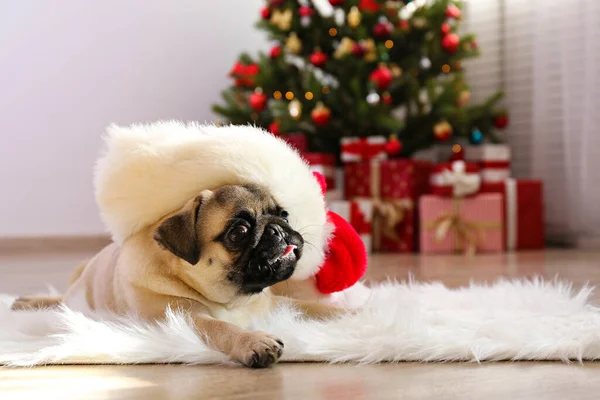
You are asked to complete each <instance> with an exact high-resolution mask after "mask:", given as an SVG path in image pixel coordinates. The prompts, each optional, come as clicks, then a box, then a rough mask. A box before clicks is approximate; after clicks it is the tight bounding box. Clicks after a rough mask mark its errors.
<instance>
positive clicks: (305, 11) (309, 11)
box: [298, 6, 315, 17]
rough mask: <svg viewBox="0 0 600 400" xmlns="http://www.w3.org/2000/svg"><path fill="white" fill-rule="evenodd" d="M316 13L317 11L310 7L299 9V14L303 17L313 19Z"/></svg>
mask: <svg viewBox="0 0 600 400" xmlns="http://www.w3.org/2000/svg"><path fill="white" fill-rule="evenodd" d="M314 13H315V10H313V9H312V8H311V7H309V6H302V7H300V8H299V9H298V14H300V16H301V17H312V16H313V14H314Z"/></svg>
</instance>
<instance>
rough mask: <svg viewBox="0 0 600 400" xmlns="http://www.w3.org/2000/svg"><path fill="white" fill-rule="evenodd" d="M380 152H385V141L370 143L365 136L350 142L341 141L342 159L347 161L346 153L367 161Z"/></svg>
mask: <svg viewBox="0 0 600 400" xmlns="http://www.w3.org/2000/svg"><path fill="white" fill-rule="evenodd" d="M382 153H383V154H385V143H372V142H369V141H368V140H367V139H366V138H360V139H357V140H353V141H352V142H350V143H342V161H349V160H348V159H347V156H348V155H354V156H359V158H360V159H361V160H362V161H369V160H372V159H374V158H375V157H377V156H380V155H381V154H382ZM344 155H346V157H344ZM344 158H346V160H344Z"/></svg>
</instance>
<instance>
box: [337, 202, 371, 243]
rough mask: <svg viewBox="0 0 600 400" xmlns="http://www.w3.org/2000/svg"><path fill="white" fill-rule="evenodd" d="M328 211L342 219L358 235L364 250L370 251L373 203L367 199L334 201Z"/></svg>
mask: <svg viewBox="0 0 600 400" xmlns="http://www.w3.org/2000/svg"><path fill="white" fill-rule="evenodd" d="M329 210H331V211H333V212H334V213H336V214H338V215H339V216H340V217H342V218H344V219H345V220H346V221H348V223H349V224H350V225H352V227H353V228H354V229H355V230H356V232H357V233H358V234H359V235H360V238H361V239H362V241H363V243H364V244H365V249H366V250H367V252H369V253H370V252H371V249H372V222H373V202H371V201H370V200H368V199H356V200H351V201H350V200H334V201H331V202H330V203H329Z"/></svg>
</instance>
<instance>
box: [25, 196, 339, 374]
mask: <svg viewBox="0 0 600 400" xmlns="http://www.w3.org/2000/svg"><path fill="white" fill-rule="evenodd" d="M240 210H245V211H246V212H249V213H251V214H253V216H254V217H253V218H255V221H256V225H257V227H255V228H251V229H253V232H254V231H258V230H259V228H258V226H259V225H261V224H263V225H264V224H271V225H272V226H275V225H276V226H275V227H276V228H277V229H280V230H281V232H283V231H284V230H286V229H287V230H291V228H289V226H287V225H286V223H285V221H284V220H283V217H281V216H279V215H272V214H277V213H282V212H283V211H282V210H280V209H279V207H278V206H277V205H276V204H275V202H274V200H273V199H272V198H271V196H270V195H268V194H267V193H266V191H264V190H263V189H262V188H259V187H256V186H244V187H242V186H229V187H224V188H221V189H219V190H217V191H215V192H211V191H204V192H202V193H201V194H200V195H198V196H197V197H196V198H194V199H192V200H190V201H189V202H188V203H187V204H186V205H185V206H184V207H183V208H182V209H181V210H179V211H177V212H175V213H173V214H171V215H168V216H166V217H164V218H163V219H162V220H161V221H159V222H158V223H156V224H154V225H152V226H150V227H148V228H146V229H144V230H142V231H140V232H139V233H137V234H135V235H134V236H132V237H130V238H129V239H128V240H126V241H125V243H124V244H123V245H122V246H118V245H116V244H111V245H109V246H107V247H106V248H104V249H103V250H102V251H100V252H99V253H98V254H97V255H96V256H95V257H94V258H92V259H91V260H90V261H89V262H86V263H84V264H82V265H81V266H80V267H78V268H77V270H76V271H75V273H74V275H73V278H72V282H71V285H70V287H69V288H68V290H67V292H66V293H65V295H64V297H62V298H59V297H55V298H47V297H25V298H20V299H18V300H17V301H15V303H14V304H13V309H15V310H23V309H31V308H45V307H53V306H57V305H58V304H61V303H64V304H66V305H67V306H69V307H71V308H73V309H76V310H81V311H86V309H87V310H91V311H93V310H109V311H112V312H116V313H119V314H129V313H133V314H135V315H137V316H140V317H142V318H144V319H146V320H160V319H161V318H163V317H164V313H165V310H166V309H167V307H171V308H172V309H181V310H185V311H187V312H188V313H190V315H191V317H192V320H193V323H194V326H195V328H196V329H197V331H198V333H200V334H201V335H202V336H204V337H206V338H207V341H208V343H209V344H210V345H212V346H214V348H216V349H217V350H219V351H221V352H223V353H225V354H227V355H228V356H229V357H230V358H231V359H233V360H236V361H239V362H241V363H243V364H245V365H247V366H251V367H266V366H269V365H271V364H272V363H275V362H277V360H278V359H279V357H280V356H281V354H282V351H283V343H282V341H281V340H279V339H278V338H276V337H274V336H272V335H269V334H267V333H264V332H259V331H254V332H253V331H247V330H244V329H242V328H241V327H240V326H243V325H245V324H247V323H248V322H249V321H250V319H251V318H254V317H260V316H264V315H266V314H267V313H268V312H269V310H271V309H272V308H273V306H275V305H277V304H278V303H279V302H292V303H293V304H294V305H295V306H296V307H297V308H299V309H300V310H301V311H302V312H303V313H305V314H306V315H307V316H309V317H313V318H326V317H330V316H333V315H337V314H339V313H341V312H343V311H342V310H340V309H338V308H334V307H332V306H329V305H326V304H321V303H317V302H308V301H300V300H293V299H290V298H287V297H280V296H275V295H274V294H273V293H272V292H270V289H269V288H268V287H266V288H263V289H261V290H260V291H259V292H257V293H255V294H253V293H246V292H244V290H242V289H243V288H244V287H245V286H244V285H245V283H244V282H245V280H244V279H246V278H247V276H246V275H243V274H242V272H240V271H241V270H242V269H244V268H246V267H245V264H244V265H242V266H240V265H236V262H237V261H236V260H239V259H241V258H242V255H240V254H242V253H243V252H245V253H243V254H250V256H252V255H254V254H255V253H256V251H254V252H253V253H252V252H250V250H251V249H250V248H249V247H245V248H244V249H243V250H239V251H238V250H237V248H236V247H235V246H234V245H232V244H231V242H228V240H230V239H231V238H233V239H236V240H239V239H238V237H239V236H240V232H242V234H243V235H246V233H243V231H244V229H243V228H239V227H237V228H236V227H233V228H228V226H229V225H230V224H232V222H231V221H232V219H233V218H234V216H236V215H238V214H239V212H240ZM261 221H263V222H261ZM264 221H266V222H264ZM273 224H275V225H273ZM271 225H267V227H264V226H263V227H261V228H260V229H263V231H262V233H261V234H260V237H258V236H259V235H258V233H256V236H257V238H254V241H256V240H259V242H257V243H258V244H257V245H256V247H255V248H254V250H256V249H258V246H259V245H260V244H261V243H262V241H263V240H266V239H264V238H265V236H264V235H266V233H265V232H266V231H267V229H268V226H271ZM288 228H289V229H288ZM227 229H229V231H228V230H227ZM233 229H237V231H236V232H234V233H231V232H232V230H233ZM227 232H229V233H227ZM286 232H287V231H286ZM224 234H226V235H227V237H226V238H225V239H223V235H224ZM276 234H277V232H275V233H274V235H276ZM290 234H297V232H295V231H294V232H292V231H290ZM285 237H286V238H287V237H288V236H285ZM219 238H221V239H219ZM276 239H279V238H276ZM244 240H250V239H244ZM286 240H287V239H286ZM284 244H285V243H284ZM232 246H233V247H232ZM288 247H290V248H291V247H293V246H288ZM232 248H233V249H234V250H232ZM294 254H296V253H294ZM298 254H299V253H298ZM290 257H292V256H291V255H290ZM300 257H301V256H300ZM186 259H187V260H188V261H186ZM281 259H282V258H281V257H280V258H279V259H278V260H281ZM296 261H297V260H296ZM278 263H280V264H278ZM292 263H293V261H289V262H288V261H285V263H284V261H275V264H273V265H282V267H281V268H283V269H286V268H288V267H289V266H290V265H292ZM288 264H289V265H288ZM248 265H250V264H248ZM269 265H270V264H269ZM283 266H285V268H284V267H283ZM240 268H241V269H240ZM247 268H250V267H247ZM257 268H262V266H257ZM272 268H275V267H272ZM237 269H240V270H237ZM288 269H289V268H288ZM292 270H293V268H292ZM284 272H286V273H287V270H286V271H284ZM248 276H250V277H251V278H252V277H253V275H248ZM248 279H250V278H248ZM279 282H280V281H279ZM279 282H273V283H269V284H268V285H269V286H270V285H272V284H275V283H279ZM283 283H285V282H283ZM256 284H257V283H256V282H254V283H252V285H254V286H256ZM252 285H250V284H248V287H252V288H253V287H254V286H252ZM279 285H282V283H279ZM259 288H260V287H259ZM252 290H254V289H252ZM256 290H258V289H256Z"/></svg>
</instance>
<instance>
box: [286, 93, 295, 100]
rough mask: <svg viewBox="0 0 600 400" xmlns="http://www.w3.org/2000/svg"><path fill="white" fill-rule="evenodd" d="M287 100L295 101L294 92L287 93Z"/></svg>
mask: <svg viewBox="0 0 600 400" xmlns="http://www.w3.org/2000/svg"><path fill="white" fill-rule="evenodd" d="M285 98H286V99H288V100H293V99H294V93H292V92H286V94H285Z"/></svg>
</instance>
